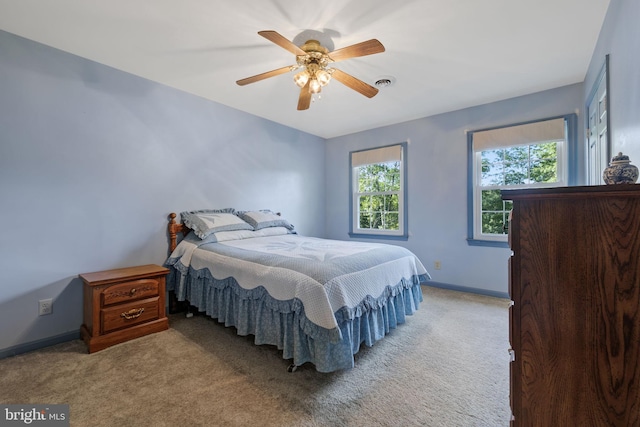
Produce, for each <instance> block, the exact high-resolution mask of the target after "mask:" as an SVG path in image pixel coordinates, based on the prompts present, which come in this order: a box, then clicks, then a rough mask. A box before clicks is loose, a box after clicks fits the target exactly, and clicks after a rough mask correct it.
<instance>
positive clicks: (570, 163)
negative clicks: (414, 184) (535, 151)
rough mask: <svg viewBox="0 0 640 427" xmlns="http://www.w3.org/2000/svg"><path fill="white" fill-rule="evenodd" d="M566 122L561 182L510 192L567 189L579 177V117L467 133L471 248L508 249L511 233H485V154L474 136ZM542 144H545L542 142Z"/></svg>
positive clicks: (571, 115) (546, 119) (468, 209)
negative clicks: (532, 189)
mask: <svg viewBox="0 0 640 427" xmlns="http://www.w3.org/2000/svg"><path fill="white" fill-rule="evenodd" d="M555 119H563V120H564V128H565V139H564V143H563V147H562V149H561V150H559V151H558V153H557V159H558V162H562V163H561V164H560V165H559V166H560V167H559V169H558V175H559V177H558V179H559V181H558V182H554V183H539V184H522V185H510V186H508V187H509V189H518V188H542V187H567V186H573V185H576V176H577V162H578V158H577V157H578V156H577V149H578V135H577V128H578V126H577V122H578V120H577V115H576V114H575V113H572V114H566V115H562V116H554V117H548V118H543V119H538V120H531V121H527V122H519V123H513V124H508V125H504V126H496V127H492V128H485V129H478V130H474V131H469V132H467V177H468V179H467V243H468V244H469V245H470V246H491V247H505V248H506V247H508V242H507V238H508V235H507V234H501V235H489V234H483V233H482V232H481V229H482V222H481V221H482V219H481V215H482V200H481V198H480V197H479V193H480V192H481V191H482V189H483V188H482V187H481V186H480V185H478V184H477V183H478V182H479V181H478V180H479V179H481V174H482V171H481V161H482V160H481V155H480V153H481V152H482V151H476V150H475V149H474V144H473V135H474V134H475V133H478V132H485V131H490V130H497V129H503V128H508V127H515V126H521V125H528V124H533V123H538V122H544V121H548V120H555ZM541 142H542V141H541ZM524 145H527V146H528V145H531V144H514V145H513V146H510V147H516V146H524Z"/></svg>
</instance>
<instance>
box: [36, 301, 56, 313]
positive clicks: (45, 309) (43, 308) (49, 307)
mask: <svg viewBox="0 0 640 427" xmlns="http://www.w3.org/2000/svg"><path fill="white" fill-rule="evenodd" d="M51 313H53V300H52V299H51V298H47V299H41V300H40V301H38V316H44V315H45V314H51Z"/></svg>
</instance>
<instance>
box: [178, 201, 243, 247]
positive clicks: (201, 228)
mask: <svg viewBox="0 0 640 427" xmlns="http://www.w3.org/2000/svg"><path fill="white" fill-rule="evenodd" d="M234 212H235V209H233V208H228V209H217V210H213V209H203V210H200V211H191V212H181V213H180V217H181V218H182V222H183V223H184V224H185V225H186V226H187V227H189V228H190V229H192V230H193V232H194V233H195V234H196V236H198V237H199V238H201V239H204V238H205V237H207V236H208V235H209V234H211V233H215V232H217V231H233V230H253V227H252V226H251V225H249V224H247V223H246V222H244V221H243V220H242V219H241V218H239V217H238V216H237V215H236V214H235V213H234Z"/></svg>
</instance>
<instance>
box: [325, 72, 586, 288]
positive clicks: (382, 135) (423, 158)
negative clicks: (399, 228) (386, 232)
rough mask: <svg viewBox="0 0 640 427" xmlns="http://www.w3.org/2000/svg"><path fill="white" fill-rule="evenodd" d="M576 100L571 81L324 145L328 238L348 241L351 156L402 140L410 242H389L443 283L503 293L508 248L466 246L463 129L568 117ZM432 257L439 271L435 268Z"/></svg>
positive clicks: (578, 92)
mask: <svg viewBox="0 0 640 427" xmlns="http://www.w3.org/2000/svg"><path fill="white" fill-rule="evenodd" d="M582 96H583V87H582V84H575V85H571V86H566V87H562V88H558V89H554V90H549V91H545V92H540V93H536V94H533V95H527V96H523V97H519V98H513V99H509V100H506V101H501V102H496V103H492V104H486V105H481V106H478V107H473V108H468V109H465V110H459V111H454V112H451V113H446V114H441V115H437V116H432V117H427V118H423V119H419V120H413V121H410V122H406V123H401V124H397V125H392V126H387V127H383V128H379V129H375V130H371V131H367V132H360V133H356V134H353V135H348V136H344V137H340V138H334V139H331V140H329V141H328V142H327V150H326V174H325V179H326V188H327V224H326V230H327V231H326V233H327V237H328V238H333V239H348V238H349V236H348V234H347V233H348V231H349V152H350V151H353V150H361V149H364V148H370V147H377V146H383V145H388V144H391V143H394V142H401V141H408V142H409V147H408V149H407V150H408V154H407V162H408V166H407V167H408V171H409V179H408V190H409V196H408V200H409V240H408V241H407V242H394V243H397V244H399V245H402V246H405V247H407V248H408V249H410V250H411V251H413V252H414V253H415V254H416V255H417V256H418V258H420V259H421V260H422V262H423V263H424V264H425V267H426V268H427V270H429V272H430V273H431V276H432V278H433V280H434V281H435V282H439V283H440V284H441V285H442V284H444V285H447V286H449V287H453V288H462V289H467V288H468V290H473V291H476V292H481V293H487V294H492V295H506V294H507V259H508V258H509V256H510V250H508V249H504V248H489V247H478V246H469V245H468V244H467V241H466V238H467V137H466V132H467V131H471V130H477V129H482V128H487V127H493V126H500V125H506V124H510V123H517V122H525V121H530V120H535V119H542V118H547V117H553V116H559V115H563V114H570V113H574V112H577V110H578V109H579V108H580V106H581V105H582V104H583V98H582ZM579 113H580V114H581V113H582V112H581V111H580V112H579ZM581 127H582V125H580V128H581ZM582 135H583V134H582V133H580V135H579V138H580V140H582V138H583V136H582ZM583 173H584V171H582V170H581V171H580V174H583ZM436 260H438V261H441V264H442V268H441V270H434V269H433V265H434V262H435V261H436Z"/></svg>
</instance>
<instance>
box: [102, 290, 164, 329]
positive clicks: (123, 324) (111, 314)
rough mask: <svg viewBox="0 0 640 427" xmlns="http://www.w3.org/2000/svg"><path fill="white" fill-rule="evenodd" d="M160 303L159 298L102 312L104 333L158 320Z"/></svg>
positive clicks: (135, 302)
mask: <svg viewBox="0 0 640 427" xmlns="http://www.w3.org/2000/svg"><path fill="white" fill-rule="evenodd" d="M158 303H159V297H154V298H148V299H145V300H141V301H134V302H131V303H128V304H121V305H118V306H114V307H108V308H104V309H102V310H100V316H101V323H102V333H103V334H106V333H108V332H111V331H115V330H117V329H121V328H127V327H129V326H133V325H137V324H140V323H144V322H148V321H151V320H155V319H157V318H158V316H159V306H158Z"/></svg>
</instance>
